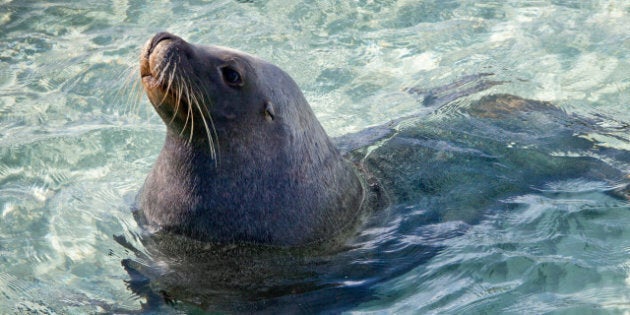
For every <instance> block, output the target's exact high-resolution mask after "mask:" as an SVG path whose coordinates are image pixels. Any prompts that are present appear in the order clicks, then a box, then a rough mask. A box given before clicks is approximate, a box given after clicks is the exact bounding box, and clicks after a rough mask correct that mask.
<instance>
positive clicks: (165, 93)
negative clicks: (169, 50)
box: [158, 61, 177, 106]
mask: <svg viewBox="0 0 630 315" xmlns="http://www.w3.org/2000/svg"><path fill="white" fill-rule="evenodd" d="M170 66H171V61H169V62H168V63H167V64H166V66H165V67H164V69H162V71H160V76H159V79H158V82H159V83H160V84H162V82H163V80H164V76H165V75H166V71H167V70H168V68H169V67H170ZM176 68H177V64H175V65H174V66H173V71H171V74H170V76H169V81H168V85H167V86H166V90H165V92H164V96H163V97H162V100H161V101H160V104H159V106H162V104H163V103H164V101H165V100H166V97H167V96H168V95H169V93H170V89H171V84H172V83H173V75H174V74H175V70H176Z"/></svg>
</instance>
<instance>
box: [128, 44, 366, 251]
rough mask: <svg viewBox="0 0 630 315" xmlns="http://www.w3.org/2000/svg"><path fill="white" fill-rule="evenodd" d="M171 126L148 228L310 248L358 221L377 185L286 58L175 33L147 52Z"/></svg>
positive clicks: (146, 211) (160, 108)
mask: <svg viewBox="0 0 630 315" xmlns="http://www.w3.org/2000/svg"><path fill="white" fill-rule="evenodd" d="M140 74H141V77H142V84H143V86H144V89H145V91H146V94H147V95H148V98H149V100H150V101H151V103H152V104H153V106H154V108H155V110H156V111H157V113H158V114H159V116H160V117H161V118H162V119H163V121H164V123H165V124H166V126H167V132H166V139H165V142H164V146H163V148H162V151H161V152H160V154H159V156H158V158H157V161H156V162H155V165H154V166H153V169H152V170H151V172H150V173H149V175H148V176H147V178H146V181H145V183H144V187H143V188H142V190H141V192H140V193H139V195H138V206H139V211H138V218H139V220H140V221H141V222H142V223H143V224H144V225H145V226H147V227H149V228H151V229H154V230H162V231H168V232H171V233H176V234H180V235H184V236H187V237H190V238H193V239H196V240H201V241H212V242H218V243H240V242H244V243H256V244H269V245H279V246H296V245H305V244H310V243H313V242H319V241H323V240H328V239H331V238H334V237H335V236H336V235H339V234H340V233H342V232H343V231H345V230H347V229H348V228H350V227H351V226H353V225H354V224H355V223H356V222H357V220H358V218H359V217H360V214H361V213H362V209H364V208H366V207H365V200H366V199H367V197H366V195H367V192H366V191H367V188H366V187H367V185H366V182H365V180H363V179H362V176H361V174H359V171H358V170H357V169H356V168H355V167H354V165H353V164H352V163H351V162H349V161H348V160H346V159H345V158H344V157H343V156H342V155H341V154H340V152H339V150H338V149H337V148H336V147H335V146H334V145H333V143H332V142H331V140H330V138H329V137H328V135H327V134H326V132H325V131H324V129H323V128H322V126H321V125H320V123H319V122H318V120H317V119H316V117H315V115H314V114H313V111H312V110H311V107H310V105H309V104H308V102H307V101H306V99H305V98H304V96H303V94H302V92H301V91H300V89H299V88H298V86H297V84H296V83H295V82H294V81H293V79H291V77H290V76H289V75H287V74H286V73H285V72H284V71H282V70H281V69H280V68H278V67H277V66H275V65H273V64H271V63H268V62H266V61H264V60H261V59H260V58H257V57H255V56H252V55H249V54H246V53H243V52H240V51H237V50H233V49H228V48H223V47H217V46H198V45H193V44H190V43H188V42H186V41H184V40H183V39H182V38H180V37H177V36H175V35H172V34H169V33H158V34H157V35H155V36H154V37H153V38H152V39H150V40H149V41H148V42H147V43H146V45H145V47H144V49H143V52H142V54H141V56H140Z"/></svg>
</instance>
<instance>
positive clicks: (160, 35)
mask: <svg viewBox="0 0 630 315" xmlns="http://www.w3.org/2000/svg"><path fill="white" fill-rule="evenodd" d="M168 39H170V40H174V39H180V40H181V38H179V37H177V36H175V35H173V34H171V33H169V32H159V33H157V34H155V36H153V38H151V41H150V44H149V45H150V46H149V49H148V54H149V55H150V54H151V52H153V49H154V48H155V46H157V44H158V43H159V42H161V41H163V40H168Z"/></svg>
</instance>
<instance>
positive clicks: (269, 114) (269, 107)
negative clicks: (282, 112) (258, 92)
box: [264, 101, 276, 121]
mask: <svg viewBox="0 0 630 315" xmlns="http://www.w3.org/2000/svg"><path fill="white" fill-rule="evenodd" d="M264 114H265V119H266V120H267V121H272V120H273V119H274V118H275V117H276V113H275V112H274V111H273V104H272V103H271V102H270V101H266V102H265V111H264Z"/></svg>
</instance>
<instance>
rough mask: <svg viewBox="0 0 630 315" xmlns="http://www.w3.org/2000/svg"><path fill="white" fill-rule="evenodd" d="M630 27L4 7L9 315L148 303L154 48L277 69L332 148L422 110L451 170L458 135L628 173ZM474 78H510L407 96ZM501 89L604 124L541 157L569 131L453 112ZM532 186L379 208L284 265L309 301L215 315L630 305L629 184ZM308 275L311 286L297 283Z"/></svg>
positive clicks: (541, 176) (2, 117) (389, 10)
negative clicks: (353, 230)
mask: <svg viewBox="0 0 630 315" xmlns="http://www.w3.org/2000/svg"><path fill="white" fill-rule="evenodd" d="M628 29H630V3H629V2H627V1H612V0H611V1H551V0H549V1H542V0H540V1H393V0H392V1H304V2H297V1H256V0H254V1H208V2H205V1H187V2H167V1H162V2H151V1H124V0H118V1H110V2H103V1H76V2H63V1H58V2H46V3H45V2H38V1H32V2H29V1H7V0H4V1H3V0H0V159H1V161H2V162H1V163H0V313H3V314H4V313H27V312H30V313H44V314H47V313H57V314H65V313H75V314H82V313H94V312H113V311H117V310H129V311H133V310H139V309H141V303H143V302H145V300H144V298H143V297H141V296H138V295H136V294H134V293H133V292H132V291H131V290H130V289H128V288H127V285H126V282H125V281H126V280H129V275H128V274H127V272H126V271H125V270H124V269H123V268H122V267H121V259H125V258H133V257H134V255H133V253H130V252H129V251H127V250H125V249H124V248H123V247H121V246H120V245H119V244H118V243H117V242H116V241H115V240H114V238H113V235H124V236H125V237H126V238H127V239H130V240H135V239H136V238H135V236H136V234H137V231H138V227H137V225H136V223H135V221H134V219H133V216H132V214H131V212H130V208H131V205H132V201H133V198H134V195H135V193H136V192H137V191H138V189H139V188H140V187H141V185H142V183H143V180H144V177H145V176H146V174H147V173H148V171H149V169H150V167H151V165H152V163H153V161H154V160H155V158H156V157H157V154H158V152H159V150H160V148H161V144H162V141H163V138H164V134H165V130H164V126H163V123H162V122H161V120H160V119H159V117H158V116H157V115H156V114H154V113H153V111H152V108H151V106H150V104H149V103H148V101H147V100H146V98H145V97H144V96H143V94H142V90H141V87H140V86H139V80H138V73H137V60H138V54H139V52H140V48H141V47H142V45H143V44H144V42H145V41H146V40H147V39H149V38H150V37H151V36H152V35H153V34H154V33H156V32H157V31H161V30H168V31H170V32H173V33H175V34H178V35H180V36H182V37H183V38H185V39H187V40H189V41H191V42H193V43H204V44H218V45H223V46H230V47H234V48H237V49H240V50H243V51H247V52H251V53H254V54H256V55H259V56H261V57H263V58H264V59H267V60H269V61H271V62H273V63H275V64H277V65H279V66H280V67H282V68H283V69H285V70H286V71H287V72H288V73H290V74H291V75H292V76H293V78H294V79H295V80H296V81H297V82H298V84H299V85H300V86H301V87H302V89H303V91H304V93H305V95H306V97H307V99H308V100H309V101H310V103H311V105H312V107H313V109H314V111H315V113H316V115H317V116H318V118H319V120H320V121H321V123H322V124H323V125H324V127H325V128H326V130H327V131H328V132H329V134H330V135H331V136H341V135H344V134H347V133H350V132H355V131H359V130H362V129H364V128H366V127H368V126H373V125H377V124H380V123H385V122H387V121H389V120H391V119H395V118H398V117H403V116H407V115H411V114H417V115H419V117H420V118H418V122H417V123H418V124H420V125H424V126H429V127H431V128H435V129H439V130H447V131H448V132H432V133H430V134H429V133H428V132H427V133H426V134H429V136H426V137H428V139H430V140H431V141H427V142H423V143H422V144H423V145H426V144H430V145H435V147H440V148H442V147H446V148H447V149H445V150H443V153H444V154H443V156H453V155H455V154H453V153H452V152H459V151H457V150H455V149H461V148H462V146H463V145H462V144H460V143H458V142H457V141H458V140H457V139H458V138H456V137H455V136H457V135H462V134H466V135H470V136H471V137H472V138H473V139H477V140H478V139H487V140H488V143H485V144H484V143H483V142H482V141H478V142H479V143H480V144H479V145H480V146H481V147H483V148H485V147H484V145H490V142H492V143H493V144H494V143H498V144H497V145H500V144H501V143H502V144H503V145H504V146H505V147H520V148H527V147H528V145H535V146H543V145H548V146H549V148H547V149H545V150H543V149H541V150H540V151H536V152H542V153H544V154H546V155H543V157H546V156H548V157H549V159H548V160H549V161H555V160H554V158H556V157H559V156H568V157H586V156H587V157H591V158H593V159H595V160H597V161H600V162H602V163H606V164H608V165H610V166H611V167H613V168H614V169H615V170H618V171H619V172H620V173H622V174H628V171H629V164H626V163H628V162H629V161H630V158H629V157H628V155H629V154H630V153H629V152H628V150H630V139H629V138H628V135H627V134H628V127H627V126H628V124H629V123H630V113H629V112H628V111H627V107H628V104H629V103H630V91H629V89H630V64H629V60H630V59H629V54H630V33H629V32H628ZM477 73H494V75H493V78H492V80H495V81H501V82H503V83H502V84H500V85H496V86H493V87H491V88H490V89H489V90H486V91H480V92H477V93H474V94H472V95H469V96H466V97H464V98H462V99H460V100H458V101H456V102H454V103H452V104H447V105H446V106H444V107H442V108H441V109H439V110H437V109H436V108H434V107H425V106H423V105H422V102H421V97H420V99H419V97H418V96H414V95H411V94H409V93H406V92H404V91H403V90H404V89H405V88H408V87H420V88H426V89H431V88H437V87H440V86H444V85H447V84H450V83H452V82H456V81H458V80H459V79H460V78H462V77H464V76H466V75H470V74H477ZM491 93H509V94H514V95H518V96H521V97H525V98H530V99H535V100H541V101H549V102H551V103H553V104H555V105H556V106H558V107H559V108H561V109H562V110H563V111H565V112H566V113H567V114H568V115H576V116H579V117H582V118H581V120H579V121H581V122H592V123H593V124H595V125H596V127H597V128H579V127H578V126H574V125H571V124H568V123H567V124H566V125H568V126H569V127H570V128H575V132H574V134H573V136H576V137H577V138H579V139H581V140H583V141H586V143H587V144H590V145H591V146H592V147H588V148H584V143H583V142H580V145H581V146H580V147H576V148H574V149H573V147H571V143H566V142H562V144H561V145H560V144H558V143H557V142H545V141H546V139H551V138H553V137H556V136H557V137H558V139H560V140H562V139H565V140H566V139H569V138H568V137H569V136H571V135H569V136H566V137H565V138H562V137H560V136H559V135H556V133H555V131H554V130H545V129H544V128H539V129H536V128H533V127H532V129H525V131H526V132H521V133H519V132H514V135H509V136H508V135H505V134H503V133H492V130H493V129H490V128H489V127H483V128H482V129H479V130H475V129H471V125H468V124H466V116H465V115H461V113H460V111H459V109H460V108H465V107H466V106H469V105H470V103H471V102H472V101H474V100H476V99H479V98H480V97H481V96H482V95H486V94H491ZM529 118H530V119H532V118H531V117H529ZM533 118H534V119H536V117H533ZM458 119H459V120H458ZM453 121H464V123H451V122H453ZM515 123H520V124H525V125H531V126H538V125H537V123H538V122H537V121H532V120H529V121H528V120H522V121H516V122H515ZM540 124H541V125H542V126H546V125H544V124H543V123H542V122H541V123H540ZM447 126H448V128H447ZM475 126H477V125H475ZM423 130H424V129H423ZM502 130H505V128H504V129H502ZM563 130H564V131H563V132H565V133H566V132H567V130H566V129H563ZM425 131H426V130H425ZM534 131H536V132H538V133H539V134H538V135H535V134H531V133H532V132H534ZM403 134H404V132H403ZM482 135H483V136H482ZM578 136H579V137H578ZM423 137H425V136H424V134H423ZM426 137H425V138H426ZM432 137H435V138H432ZM475 137H479V138H475ZM510 137H512V138H510ZM425 138H422V139H425ZM402 139H406V138H404V137H403V138H402ZM514 139H517V140H519V141H520V142H519V141H515V140H514ZM554 139H555V138H554ZM501 141H505V142H501ZM530 141H531V143H528V142H530ZM549 143H551V144H553V145H549ZM391 145H392V146H395V145H396V144H395V143H392V144H391ZM468 145H470V147H473V148H476V147H475V146H474V145H471V144H470V143H469V144H468ZM454 148H455V149H454ZM466 149H468V147H466ZM460 151H461V150H460ZM418 152H420V151H418ZM466 152H470V151H466ZM493 152H494V151H493ZM449 154H451V155H449ZM383 159H384V162H383V163H386V162H388V161H387V160H385V157H383ZM545 160H546V159H544V158H542V159H541V158H540V156H532V157H531V160H529V161H526V162H528V163H525V162H524V164H522V165H528V166H530V167H532V169H535V168H534V167H533V166H535V165H538V163H542V162H543V161H545ZM458 161H459V160H458ZM474 161H477V162H479V161H483V158H482V157H479V156H477V159H476V160H474ZM486 161H488V160H486ZM492 161H493V162H492V163H488V164H493V165H499V164H501V165H507V166H508V167H506V168H505V170H506V171H505V172H506V173H505V174H507V175H506V177H509V176H511V175H510V174H513V173H514V172H516V171H517V170H518V168H517V167H516V166H515V165H519V164H510V163H509V161H506V160H502V159H501V158H498V160H496V161H495V160H492ZM571 161H572V160H571ZM390 162H391V161H390ZM433 162H435V161H433ZM394 163H395V161H394ZM435 163H437V162H435ZM462 163H464V162H462V161H460V163H451V164H449V163H444V164H437V165H441V167H444V169H438V170H440V172H438V174H437V175H436V174H434V175H433V176H436V177H435V178H436V179H437V178H439V176H440V175H439V174H442V173H443V174H449V176H451V175H452V176H453V177H457V174H460V173H461V174H468V173H466V172H470V169H466V168H465V167H463V165H465V164H462ZM543 164H544V163H543ZM435 165H436V164H427V165H419V167H421V168H422V167H423V166H425V167H426V169H436V168H435ZM485 166H486V164H479V168H477V169H478V170H479V172H488V173H487V174H489V175H487V176H486V177H484V178H501V177H500V176H499V175H501V174H500V173H497V172H496V171H495V172H494V173H492V172H493V171H494V169H492V168H488V169H486V168H484V167H485ZM572 166H573V165H572V164H569V165H568V166H567V167H572ZM595 170H596V171H599V169H595ZM417 172H418V173H417V174H431V173H430V172H426V173H422V172H423V171H417ZM417 174H416V175H417ZM484 174H486V173H484ZM537 174H538V175H536V176H532V177H535V179H536V181H532V182H531V183H529V182H526V181H525V180H527V179H528V176H527V174H526V175H523V176H521V177H518V179H519V180H521V181H522V182H519V185H517V186H518V187H529V188H530V189H524V190H519V189H514V190H511V191H510V193H509V194H504V195H501V194H497V193H492V194H490V193H488V194H483V193H482V194H474V192H475V191H482V192H483V191H487V190H484V189H486V188H487V187H488V186H492V182H484V181H475V180H473V179H471V178H472V177H464V176H462V177H461V178H456V181H457V182H459V183H462V184H461V185H460V186H457V185H454V186H449V187H452V188H453V190H448V189H446V188H444V190H443V191H441V192H443V193H444V194H445V195H446V196H447V197H452V198H446V199H443V198H442V199H440V196H441V197H443V196H442V195H439V192H438V193H435V195H431V196H437V197H431V198H429V197H427V198H425V199H422V198H420V199H410V200H412V201H410V202H404V203H400V204H394V205H392V206H391V207H390V208H389V209H387V210H386V211H384V212H382V213H377V214H375V216H374V218H373V220H372V221H371V222H369V223H368V224H367V225H366V226H365V227H364V228H363V229H362V231H361V233H360V235H358V236H357V237H356V238H354V239H353V240H351V241H349V242H350V244H349V248H350V249H347V250H345V251H342V252H339V253H337V254H334V255H329V256H326V257H318V258H317V259H315V262H308V263H303V262H302V260H299V259H296V258H295V257H293V256H291V255H288V254H287V256H289V258H287V263H286V266H285V267H287V266H288V267H287V268H288V269H290V267H293V265H292V262H295V265H297V267H296V269H298V271H295V273H294V274H291V275H293V276H295V275H296V274H297V275H303V276H304V277H303V278H299V279H297V280H292V281H296V282H297V283H298V287H300V288H302V290H303V291H299V293H295V291H291V290H288V291H286V292H285V291H282V292H281V293H277V294H275V295H272V296H270V295H269V294H260V295H257V292H259V291H256V290H253V291H252V292H249V294H250V295H245V294H241V295H237V296H236V297H234V296H235V295H234V294H233V291H230V290H227V289H225V290H208V292H204V296H206V295H210V297H209V298H208V301H210V302H209V304H213V302H215V304H216V305H220V306H219V307H211V306H210V307H207V308H209V309H218V310H222V307H225V308H226V309H228V310H234V309H237V310H238V309H239V308H238V307H235V305H243V308H240V310H248V309H256V310H265V309H267V307H270V309H273V310H294V311H296V310H298V311H303V312H309V311H320V312H325V311H329V312H340V311H346V312H357V313H362V312H368V313H371V312H374V313H546V312H558V313H563V312H564V313H580V312H581V313H591V312H596V313H623V312H628V311H630V290H629V289H630V235H628V233H629V232H628V228H627V227H628V226H630V214H629V211H628V210H630V205H629V204H628V202H627V201H626V200H625V199H623V198H621V197H619V196H618V195H615V194H612V193H611V191H612V190H613V188H615V187H617V186H618V185H621V184H623V182H622V181H619V179H617V178H608V177H606V176H604V179H595V178H593V177H588V176H579V177H577V178H575V177H572V178H568V177H560V176H552V175H549V176H546V175H548V174H546V173H545V172H541V173H537ZM413 175H414V174H409V178H414V176H413ZM493 176H494V177H493ZM445 177H446V176H445ZM429 178H432V177H429ZM449 178H451V177H449ZM509 178H511V177H509ZM515 178H516V177H515ZM401 182H402V181H401ZM440 187H445V186H440ZM449 189H450V188H449ZM461 196H464V197H465V198H464V197H461ZM473 196H474V197H473ZM413 200H415V201H413ZM453 208H454V209H455V210H453ZM460 209H462V211H457V210H460ZM470 209H472V210H470ZM447 210H448V211H447ZM436 212H437V213H440V215H439V219H436V218H434V217H436V216H435V215H433V213H436ZM134 245H135V246H137V247H139V248H141V249H142V244H141V243H140V242H135V243H134ZM246 257H249V256H247V255H246ZM265 257H266V258H265V259H268V256H265ZM272 257H275V256H273V255H272ZM249 258H251V259H254V258H252V257H249ZM292 259H295V261H293V260H292ZM310 267H312V268H313V270H310V269H309V268H310ZM276 271H277V270H276ZM259 276H260V277H262V278H265V277H264V274H263V275H259ZM273 276H276V277H281V275H280V276H278V274H277V273H276V274H273V275H270V277H273ZM309 276H310V277H313V278H311V279H309V278H308V277H309ZM256 279H258V278H256ZM237 281H238V279H237ZM243 281H247V279H243ZM271 282H272V283H273V281H271ZM302 282H303V283H307V282H308V283H310V282H312V283H314V284H313V288H312V289H311V290H310V291H309V290H304V289H303V287H304V285H301V284H303V283H302ZM241 285H242V287H244V288H247V284H246V283H245V284H241ZM317 285H320V286H319V287H318V286H317ZM192 291H194V289H192ZM193 295H194V293H193ZM206 297H207V296H206ZM192 300H194V298H192ZM161 310H162V311H170V312H174V313H177V312H187V311H190V309H189V308H187V307H186V306H181V305H180V306H179V307H176V308H169V307H164V308H163V309H161Z"/></svg>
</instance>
